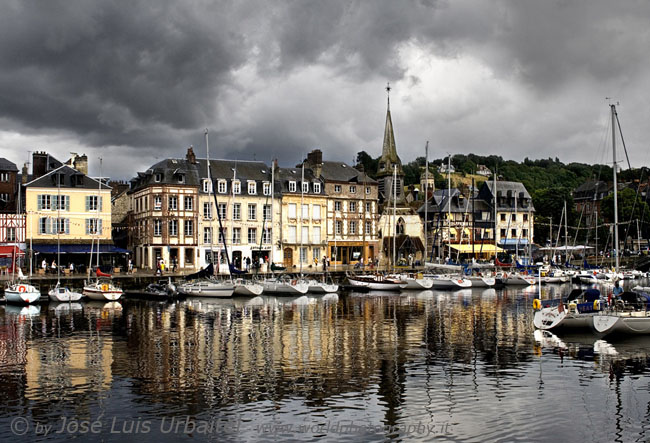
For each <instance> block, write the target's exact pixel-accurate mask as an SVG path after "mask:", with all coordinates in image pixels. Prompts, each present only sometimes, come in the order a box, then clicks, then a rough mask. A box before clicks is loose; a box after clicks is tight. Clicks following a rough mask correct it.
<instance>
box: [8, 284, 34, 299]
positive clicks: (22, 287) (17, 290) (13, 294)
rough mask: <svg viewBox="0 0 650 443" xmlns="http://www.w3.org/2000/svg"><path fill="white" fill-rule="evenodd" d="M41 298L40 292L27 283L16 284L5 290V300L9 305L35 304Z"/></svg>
mask: <svg viewBox="0 0 650 443" xmlns="http://www.w3.org/2000/svg"><path fill="white" fill-rule="evenodd" d="M40 298H41V291H39V290H38V289H37V288H36V287H35V286H33V285H29V284H27V283H16V284H12V285H10V286H8V287H7V288H6V289H5V300H6V301H7V302H9V303H27V304H29V303H36V302H37V301H38V300H40Z"/></svg>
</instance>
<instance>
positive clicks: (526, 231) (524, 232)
mask: <svg viewBox="0 0 650 443" xmlns="http://www.w3.org/2000/svg"><path fill="white" fill-rule="evenodd" d="M521 236H522V237H524V238H528V229H522V230H521Z"/></svg>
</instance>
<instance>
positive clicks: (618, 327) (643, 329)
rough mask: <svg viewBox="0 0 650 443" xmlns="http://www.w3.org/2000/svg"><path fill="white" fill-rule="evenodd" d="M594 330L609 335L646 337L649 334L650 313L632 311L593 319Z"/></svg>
mask: <svg viewBox="0 0 650 443" xmlns="http://www.w3.org/2000/svg"><path fill="white" fill-rule="evenodd" d="M594 330H595V331H596V332H598V333H601V334H605V335H610V334H620V335H647V334H650V312H649V311H632V312H621V313H616V314H609V315H599V316H598V317H596V318H594Z"/></svg>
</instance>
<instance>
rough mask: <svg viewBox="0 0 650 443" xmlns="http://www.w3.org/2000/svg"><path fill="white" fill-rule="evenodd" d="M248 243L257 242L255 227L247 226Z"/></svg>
mask: <svg viewBox="0 0 650 443" xmlns="http://www.w3.org/2000/svg"><path fill="white" fill-rule="evenodd" d="M248 243H251V244H255V243H257V229H256V228H248Z"/></svg>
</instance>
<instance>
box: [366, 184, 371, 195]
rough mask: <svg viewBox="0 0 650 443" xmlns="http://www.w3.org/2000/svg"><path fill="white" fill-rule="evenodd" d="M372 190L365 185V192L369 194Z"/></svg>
mask: <svg viewBox="0 0 650 443" xmlns="http://www.w3.org/2000/svg"><path fill="white" fill-rule="evenodd" d="M371 191H372V188H371V187H370V186H366V194H370V192H371Z"/></svg>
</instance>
